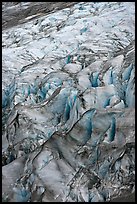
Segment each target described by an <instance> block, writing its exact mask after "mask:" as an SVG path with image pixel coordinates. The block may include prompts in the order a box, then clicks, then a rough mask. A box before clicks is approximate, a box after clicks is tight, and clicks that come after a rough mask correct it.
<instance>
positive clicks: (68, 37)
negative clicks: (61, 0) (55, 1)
mask: <svg viewBox="0 0 137 204" xmlns="http://www.w3.org/2000/svg"><path fill="white" fill-rule="evenodd" d="M134 6H135V5H134V3H133V2H121V3H118V2H99V3H93V2H81V3H78V4H75V5H74V6H72V7H70V8H65V9H62V10H59V11H56V12H53V13H51V14H48V15H44V14H42V15H40V16H39V17H37V18H35V19H33V20H30V21H27V22H26V23H21V24H18V25H16V26H14V27H11V28H7V29H5V30H3V32H2V46H3V47H2V62H3V63H2V73H3V74H2V111H3V117H2V122H3V135H2V145H3V150H2V152H3V155H2V156H3V158H2V162H3V167H2V174H3V199H5V200H6V199H7V200H8V201H10V202H11V201H15V202H28V201H32V202H35V201H37V202H38V201H40V202H50V201H54V202H56V201H57V202H71V201H74V202H82V201H84V202H100V201H103V202H106V201H109V200H111V198H113V197H117V196H119V195H123V194H125V193H126V194H128V193H129V194H130V193H131V192H134V185H135V181H134V180H135V152H134V151H135V36H134V34H135V19H134V17H135V7H134ZM13 7H14V6H13ZM24 9H25V8H24ZM24 22H25V20H24ZM9 172H10V174H9ZM11 186H12V188H11ZM6 196H7V197H6Z"/></svg>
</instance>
